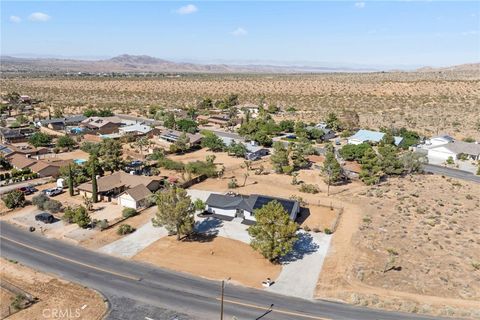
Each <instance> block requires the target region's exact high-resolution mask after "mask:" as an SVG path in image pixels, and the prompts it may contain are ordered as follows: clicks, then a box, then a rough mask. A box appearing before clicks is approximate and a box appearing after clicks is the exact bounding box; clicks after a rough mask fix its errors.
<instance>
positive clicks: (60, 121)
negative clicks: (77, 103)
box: [35, 115, 87, 130]
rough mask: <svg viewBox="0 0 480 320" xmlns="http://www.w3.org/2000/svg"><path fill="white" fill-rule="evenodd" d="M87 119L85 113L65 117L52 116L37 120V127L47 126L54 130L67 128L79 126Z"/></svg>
mask: <svg viewBox="0 0 480 320" xmlns="http://www.w3.org/2000/svg"><path fill="white" fill-rule="evenodd" d="M85 119H87V117H85V116H84V115H73V116H69V117H64V118H52V119H44V120H40V121H37V122H36V123H35V125H36V126H37V127H46V128H49V129H52V130H65V128H67V127H70V126H78V125H80V124H81V123H82V121H84V120H85Z"/></svg>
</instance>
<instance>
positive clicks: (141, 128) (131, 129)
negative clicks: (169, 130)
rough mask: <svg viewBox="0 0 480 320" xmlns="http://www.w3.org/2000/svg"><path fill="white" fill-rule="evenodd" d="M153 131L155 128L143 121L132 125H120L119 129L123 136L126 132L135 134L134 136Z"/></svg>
mask: <svg viewBox="0 0 480 320" xmlns="http://www.w3.org/2000/svg"><path fill="white" fill-rule="evenodd" d="M157 130H158V129H157ZM153 131H154V128H152V127H151V126H149V125H146V124H142V123H135V124H132V125H128V126H124V127H120V128H119V129H118V133H119V134H120V135H122V136H123V135H126V134H129V135H133V136H145V135H148V134H150V133H152V132H153Z"/></svg>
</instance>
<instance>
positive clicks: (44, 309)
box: [0, 259, 106, 320]
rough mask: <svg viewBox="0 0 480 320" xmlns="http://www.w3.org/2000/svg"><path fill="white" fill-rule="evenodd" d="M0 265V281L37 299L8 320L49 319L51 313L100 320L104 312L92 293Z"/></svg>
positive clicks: (21, 268)
mask: <svg viewBox="0 0 480 320" xmlns="http://www.w3.org/2000/svg"><path fill="white" fill-rule="evenodd" d="M0 262H1V263H0V276H1V278H2V279H4V280H6V281H8V282H10V283H12V284H13V285H15V286H17V287H20V288H21V289H22V290H24V291H26V292H28V293H29V294H31V295H33V296H34V297H37V298H38V299H39V301H38V302H37V303H35V304H34V305H32V306H31V307H29V308H27V309H24V310H21V311H19V312H18V313H15V314H14V315H12V316H10V317H9V318H8V319H14V320H16V319H18V320H23V319H29V320H30V319H31V320H35V319H45V318H48V317H51V315H52V312H54V310H58V311H61V312H70V314H71V315H77V314H78V315H79V317H75V319H85V320H93V319H101V318H102V316H103V315H104V313H105V311H106V306H105V303H104V301H103V297H102V296H101V295H100V294H98V293H97V292H95V291H93V290H90V289H87V288H85V287H82V286H80V285H77V284H74V283H71V282H67V281H64V280H60V279H56V278H54V277H51V276H50V275H47V274H45V273H40V272H38V271H35V270H33V269H31V268H28V267H25V266H22V265H20V264H14V263H11V262H9V261H7V260H5V259H1V260H0ZM2 307H3V302H2ZM82 308H83V309H82ZM58 311H57V312H58ZM77 312H78V313H77ZM72 318H73V317H72Z"/></svg>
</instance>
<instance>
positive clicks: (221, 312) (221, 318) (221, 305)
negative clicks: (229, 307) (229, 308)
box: [220, 280, 225, 320]
mask: <svg viewBox="0 0 480 320" xmlns="http://www.w3.org/2000/svg"><path fill="white" fill-rule="evenodd" d="M224 291H225V280H222V300H221V304H220V320H223V293H224Z"/></svg>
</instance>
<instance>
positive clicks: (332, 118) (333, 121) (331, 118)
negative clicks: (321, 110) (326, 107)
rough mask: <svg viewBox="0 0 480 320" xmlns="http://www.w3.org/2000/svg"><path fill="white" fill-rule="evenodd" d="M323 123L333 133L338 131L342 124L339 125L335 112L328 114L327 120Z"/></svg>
mask: <svg viewBox="0 0 480 320" xmlns="http://www.w3.org/2000/svg"><path fill="white" fill-rule="evenodd" d="M325 123H326V124H327V127H328V128H330V129H332V130H334V131H338V130H340V129H341V126H342V124H341V123H340V120H339V119H338V117H337V115H336V114H335V112H330V113H329V114H328V115H327V119H325Z"/></svg>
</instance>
